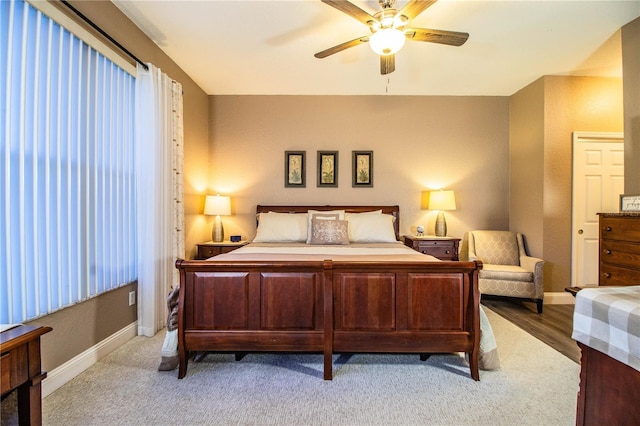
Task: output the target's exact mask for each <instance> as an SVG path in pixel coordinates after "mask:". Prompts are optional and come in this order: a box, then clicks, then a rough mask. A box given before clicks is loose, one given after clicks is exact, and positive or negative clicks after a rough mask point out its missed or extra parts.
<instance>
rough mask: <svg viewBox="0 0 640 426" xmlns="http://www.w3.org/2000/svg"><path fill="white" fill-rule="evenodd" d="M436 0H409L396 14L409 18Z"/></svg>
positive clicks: (418, 13)
mask: <svg viewBox="0 0 640 426" xmlns="http://www.w3.org/2000/svg"><path fill="white" fill-rule="evenodd" d="M323 1H324V0H323ZM436 1H437V0H410V1H409V2H408V3H407V4H405V5H404V7H403V8H402V9H400V12H398V15H404V16H406V17H407V18H409V20H411V19H413V18H415V17H416V16H418V15H420V14H421V13H422V12H424V11H425V10H427V8H428V7H429V6H431V5H433V4H434V3H435V2H436Z"/></svg>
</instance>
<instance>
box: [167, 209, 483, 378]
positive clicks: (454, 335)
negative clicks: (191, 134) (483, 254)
mask: <svg viewBox="0 0 640 426" xmlns="http://www.w3.org/2000/svg"><path fill="white" fill-rule="evenodd" d="M309 210H321V211H329V210H332V211H334V210H344V211H345V212H346V213H348V214H352V215H353V214H363V213H365V212H371V211H374V210H381V212H380V213H381V214H383V215H392V216H393V217H394V218H395V220H394V221H393V227H394V232H395V239H398V230H399V210H398V206H364V207H360V206H359V207H352V206H321V207H320V206H258V208H257V213H258V214H260V213H268V212H275V213H287V214H288V213H299V214H306V213H307V211H309ZM353 217H355V216H353ZM314 223H315V222H314ZM396 245H402V244H396ZM250 246H251V244H250ZM247 247H248V246H247ZM238 251H240V250H238ZM234 253H236V252H233V253H229V255H221V256H216V257H214V258H211V259H208V260H182V259H179V260H178V261H177V262H176V267H177V268H178V269H179V271H180V297H179V305H178V352H179V372H178V378H183V377H185V375H186V373H187V364H188V361H189V359H190V358H191V357H192V356H193V355H195V354H196V353H197V352H207V351H208V352H231V353H236V354H239V353H248V352H316V353H322V354H323V355H324V358H323V360H324V379H325V380H331V379H332V375H333V365H332V364H333V363H332V355H333V354H334V353H365V352H374V353H375V352H378V353H416V354H420V355H421V357H422V358H423V359H426V355H427V354H429V353H451V352H465V353H467V354H468V359H469V364H470V371H471V377H472V378H473V379H475V380H479V371H478V355H479V341H480V326H479V323H480V319H479V309H480V307H479V302H480V295H479V292H478V271H479V270H480V269H481V268H482V264H481V262H457V261H439V260H437V259H435V258H430V257H429V256H425V255H422V254H419V253H417V252H416V254H418V255H419V256H418V257H415V256H413V254H412V253H410V254H409V255H408V256H406V258H402V259H399V258H398V256H391V257H390V259H391V260H386V259H380V258H379V257H377V256H376V257H373V258H369V257H368V256H351V257H349V256H347V257H343V256H332V255H327V256H322V255H320V256H319V255H316V256H309V257H308V258H307V257H305V256H302V257H300V256H297V255H295V256H286V255H285V256H280V257H276V258H270V257H269V256H266V257H265V256H263V257H262V258H261V257H260V256H248V257H243V256H242V255H240V254H239V255H238V256H231V255H233V254H234Z"/></svg>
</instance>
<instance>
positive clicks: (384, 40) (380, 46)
mask: <svg viewBox="0 0 640 426" xmlns="http://www.w3.org/2000/svg"><path fill="white" fill-rule="evenodd" d="M405 40H406V37H405V36H404V33H403V32H402V31H400V30H398V29H395V28H383V29H381V30H379V31H376V32H375V33H373V34H372V35H371V37H370V38H369V45H370V46H371V50H373V51H374V52H375V53H377V54H378V55H383V56H386V55H393V54H394V53H396V52H397V51H399V50H400V49H402V46H404V42H405Z"/></svg>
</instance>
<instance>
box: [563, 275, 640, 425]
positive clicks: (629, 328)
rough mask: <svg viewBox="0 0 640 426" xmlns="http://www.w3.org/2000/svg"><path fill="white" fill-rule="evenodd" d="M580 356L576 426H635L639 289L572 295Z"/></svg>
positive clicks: (638, 413)
mask: <svg viewBox="0 0 640 426" xmlns="http://www.w3.org/2000/svg"><path fill="white" fill-rule="evenodd" d="M572 337H573V339H574V340H576V341H577V342H578V346H579V347H580V349H581V351H582V357H581V371H580V390H579V392H578V404H577V413H576V414H577V415H576V424H578V425H583V424H584V425H587V424H617V425H622V424H634V425H638V424H640V404H639V403H638V401H640V285H638V286H625V287H594V288H585V289H582V290H580V291H579V292H578V293H577V294H576V305H575V311H574V316H573V335H572Z"/></svg>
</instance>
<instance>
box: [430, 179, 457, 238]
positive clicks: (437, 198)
mask: <svg viewBox="0 0 640 426" xmlns="http://www.w3.org/2000/svg"><path fill="white" fill-rule="evenodd" d="M455 209H456V198H455V194H454V193H453V191H443V190H439V191H431V192H430V193H429V210H438V217H437V218H436V237H446V236H447V221H446V220H445V218H444V210H455Z"/></svg>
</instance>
